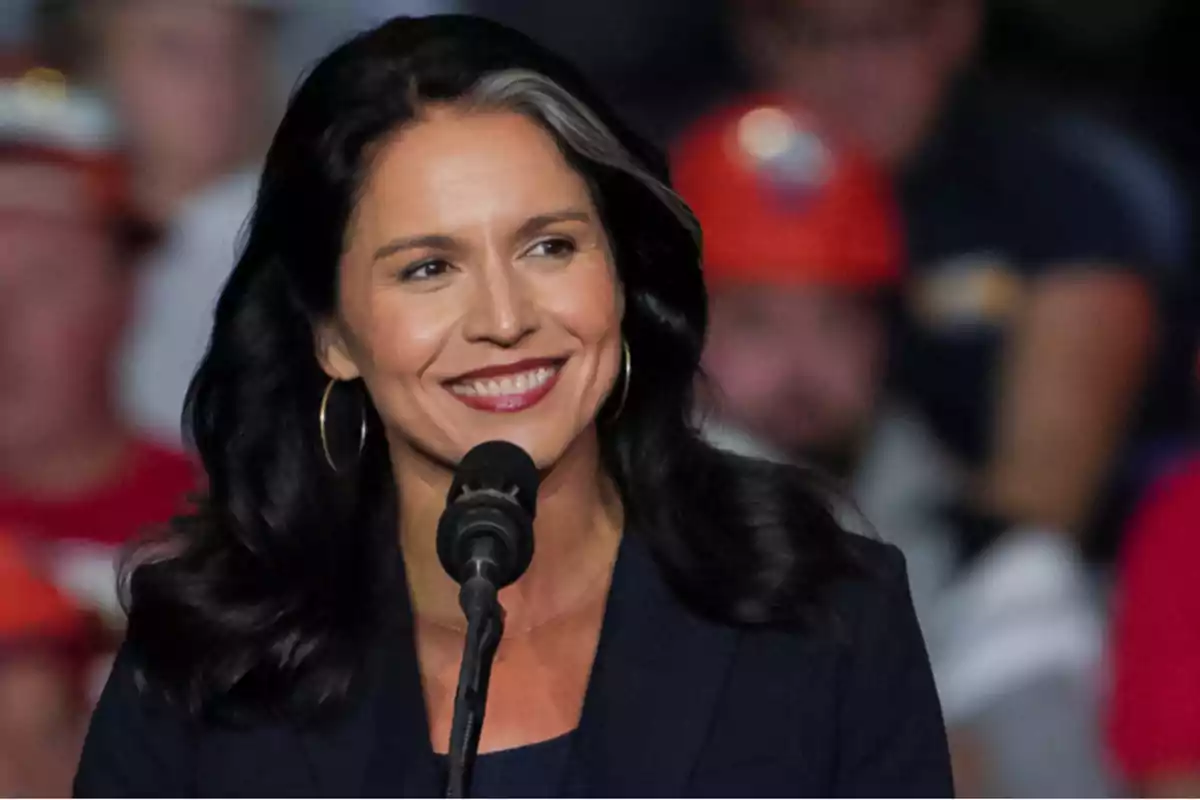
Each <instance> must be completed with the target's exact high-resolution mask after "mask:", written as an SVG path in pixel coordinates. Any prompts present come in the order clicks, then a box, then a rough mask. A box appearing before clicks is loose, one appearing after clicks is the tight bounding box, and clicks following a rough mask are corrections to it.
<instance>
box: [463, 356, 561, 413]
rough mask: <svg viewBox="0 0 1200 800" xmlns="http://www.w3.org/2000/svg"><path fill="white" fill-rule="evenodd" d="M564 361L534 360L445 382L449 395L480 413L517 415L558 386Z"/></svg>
mask: <svg viewBox="0 0 1200 800" xmlns="http://www.w3.org/2000/svg"><path fill="white" fill-rule="evenodd" d="M562 365H563V359H555V358H531V359H525V360H523V361H517V362H515V363H513V364H501V365H498V366H494V367H484V368H483V369H477V370H473V371H471V372H468V373H465V374H463V375H460V376H458V377H457V378H454V379H453V380H451V381H446V383H445V386H446V388H447V389H448V390H449V392H450V394H452V395H454V398H455V399H456V400H459V401H460V402H462V403H463V405H466V406H468V407H470V408H473V409H475V410H477V411H491V412H495V413H514V412H517V411H524V410H525V409H527V408H531V407H532V406H535V405H537V404H538V403H539V402H540V401H541V400H542V398H543V397H545V396H546V395H547V394H549V393H550V390H551V389H553V388H554V385H555V384H556V383H558V376H559V374H560V372H561V369H562Z"/></svg>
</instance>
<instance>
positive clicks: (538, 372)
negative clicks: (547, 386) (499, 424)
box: [450, 367, 558, 397]
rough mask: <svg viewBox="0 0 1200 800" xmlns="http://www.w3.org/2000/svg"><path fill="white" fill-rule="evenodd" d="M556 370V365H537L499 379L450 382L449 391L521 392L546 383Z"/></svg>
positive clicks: (465, 393) (466, 394) (465, 394)
mask: <svg viewBox="0 0 1200 800" xmlns="http://www.w3.org/2000/svg"><path fill="white" fill-rule="evenodd" d="M556 372H558V368H557V367H539V368H537V369H532V370H529V371H528V372H520V373H517V374H516V375H506V376H505V377H503V378H500V379H483V380H475V381H461V382H459V383H455V384H451V386H450V391H452V392H454V393H455V394H457V395H461V396H463V397H498V396H501V395H508V394H523V393H525V392H528V391H530V390H531V389H536V388H538V387H539V386H541V385H543V384H544V383H546V381H548V380H550V378H552V377H553V376H554V374H555V373H556Z"/></svg>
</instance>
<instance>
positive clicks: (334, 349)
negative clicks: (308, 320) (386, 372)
mask: <svg viewBox="0 0 1200 800" xmlns="http://www.w3.org/2000/svg"><path fill="white" fill-rule="evenodd" d="M313 345H314V347H315V348H316V356H317V362H318V363H320V365H321V369H322V370H323V371H324V372H325V374H326V375H328V376H329V377H330V378H333V379H334V380H339V381H351V380H354V379H355V378H357V377H359V376H360V375H361V373H360V372H359V369H358V364H357V363H355V361H354V358H353V356H351V354H350V348H349V347H348V346H347V345H346V337H345V336H344V335H342V331H341V329H340V327H339V326H338V323H337V321H336V320H334V319H328V320H324V321H322V322H320V323H318V324H317V325H316V327H315V328H314V329H313Z"/></svg>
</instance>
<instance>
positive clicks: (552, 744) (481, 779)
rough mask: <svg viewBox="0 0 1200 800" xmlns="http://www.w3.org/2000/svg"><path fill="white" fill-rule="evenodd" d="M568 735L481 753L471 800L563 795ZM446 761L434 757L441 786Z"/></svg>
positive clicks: (370, 790)
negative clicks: (476, 799) (476, 798)
mask: <svg viewBox="0 0 1200 800" xmlns="http://www.w3.org/2000/svg"><path fill="white" fill-rule="evenodd" d="M571 739H572V736H571V734H569V733H567V734H563V735H562V736H556V737H555V738H553V739H549V740H547V741H544V742H537V743H536V744H530V745H526V746H524V747H515V748H513V749H511V750H500V751H498V752H495V753H484V754H483V755H481V756H479V757H477V758H476V759H475V769H474V772H473V773H472V775H471V796H472V797H558V796H560V795H561V794H562V793H563V788H564V787H563V782H564V781H565V780H566V775H567V759H568V758H569V757H570V755H571ZM448 761H449V759H448V758H447V757H446V756H444V755H439V756H438V757H437V762H438V774H439V775H440V776H441V780H442V785H445V784H446V783H447V781H448V779H449V764H448ZM366 794H368V795H372V796H374V795H377V794H387V787H372V786H369V785H368V786H367V791H366Z"/></svg>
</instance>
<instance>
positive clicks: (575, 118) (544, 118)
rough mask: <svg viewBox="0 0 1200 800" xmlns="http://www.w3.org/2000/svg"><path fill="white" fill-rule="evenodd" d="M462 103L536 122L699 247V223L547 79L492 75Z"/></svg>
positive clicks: (525, 73)
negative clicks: (647, 199) (615, 173)
mask: <svg viewBox="0 0 1200 800" xmlns="http://www.w3.org/2000/svg"><path fill="white" fill-rule="evenodd" d="M462 100H463V102H465V103H466V104H467V105H468V106H469V107H473V108H480V109H510V110H513V111H518V112H520V113H525V114H529V115H531V116H533V117H535V118H536V119H538V120H540V121H541V122H542V123H543V124H545V125H546V126H548V127H549V128H550V129H551V130H552V131H554V133H555V134H557V135H558V136H559V137H560V138H561V139H562V141H563V142H564V143H565V144H566V145H567V146H568V147H570V148H571V149H572V150H574V151H575V152H576V153H578V154H579V155H581V156H583V157H584V158H587V159H588V160H590V161H594V162H596V163H598V164H603V165H604V166H606V167H610V168H612V169H615V170H619V171H621V172H624V173H625V174H627V175H629V176H631V177H633V178H634V179H636V180H637V181H638V182H639V183H641V184H642V185H643V186H645V187H646V188H647V189H648V190H650V192H651V193H652V194H654V196H655V197H657V198H658V199H659V200H660V201H661V202H662V204H663V205H664V206H666V207H667V208H668V209H669V210H670V212H671V213H672V214H673V215H674V216H675V217H676V218H677V219H678V220H679V221H680V222H681V223H682V224H683V226H684V227H685V228H687V230H688V231H689V232H690V233H691V235H692V238H693V239H694V240H695V241H696V244H697V245H699V244H700V240H701V239H700V224H699V222H697V220H696V216H695V215H694V214H693V213H692V210H691V209H690V208H689V207H688V205H687V203H685V202H684V201H683V199H682V198H681V197H680V196H679V195H678V194H676V193H675V191H674V190H673V189H671V187H669V186H667V185H666V184H665V183H663V182H662V181H660V180H659V179H658V178H656V177H655V176H654V175H653V174H651V173H650V172H649V171H647V170H646V168H645V167H644V166H642V165H641V164H640V163H639V162H638V160H637V159H636V158H635V157H634V156H633V154H632V153H630V152H629V150H627V149H626V148H625V146H624V145H622V144H621V142H620V140H619V139H617V137H616V136H615V135H614V134H613V132H612V131H610V130H609V129H608V127H607V126H606V125H605V124H604V123H603V122H602V121H601V120H600V118H599V117H597V116H596V114H595V113H594V112H593V111H592V110H591V109H590V108H588V107H587V106H586V105H585V104H584V103H582V102H581V101H580V100H579V99H578V98H576V97H575V96H574V95H572V94H571V93H570V92H568V91H567V90H566V89H564V88H563V87H561V86H559V85H558V84H557V83H555V82H554V81H552V80H550V79H549V78H547V77H546V76H545V75H542V74H540V73H537V72H534V71H533V70H528V69H506V70H500V71H498V72H493V73H491V74H488V75H485V76H484V77H483V78H481V79H480V80H479V81H478V82H477V83H476V84H475V85H474V86H473V87H472V88H471V91H470V92H468V93H467V94H466V95H465V96H464V97H463V98H462Z"/></svg>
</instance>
